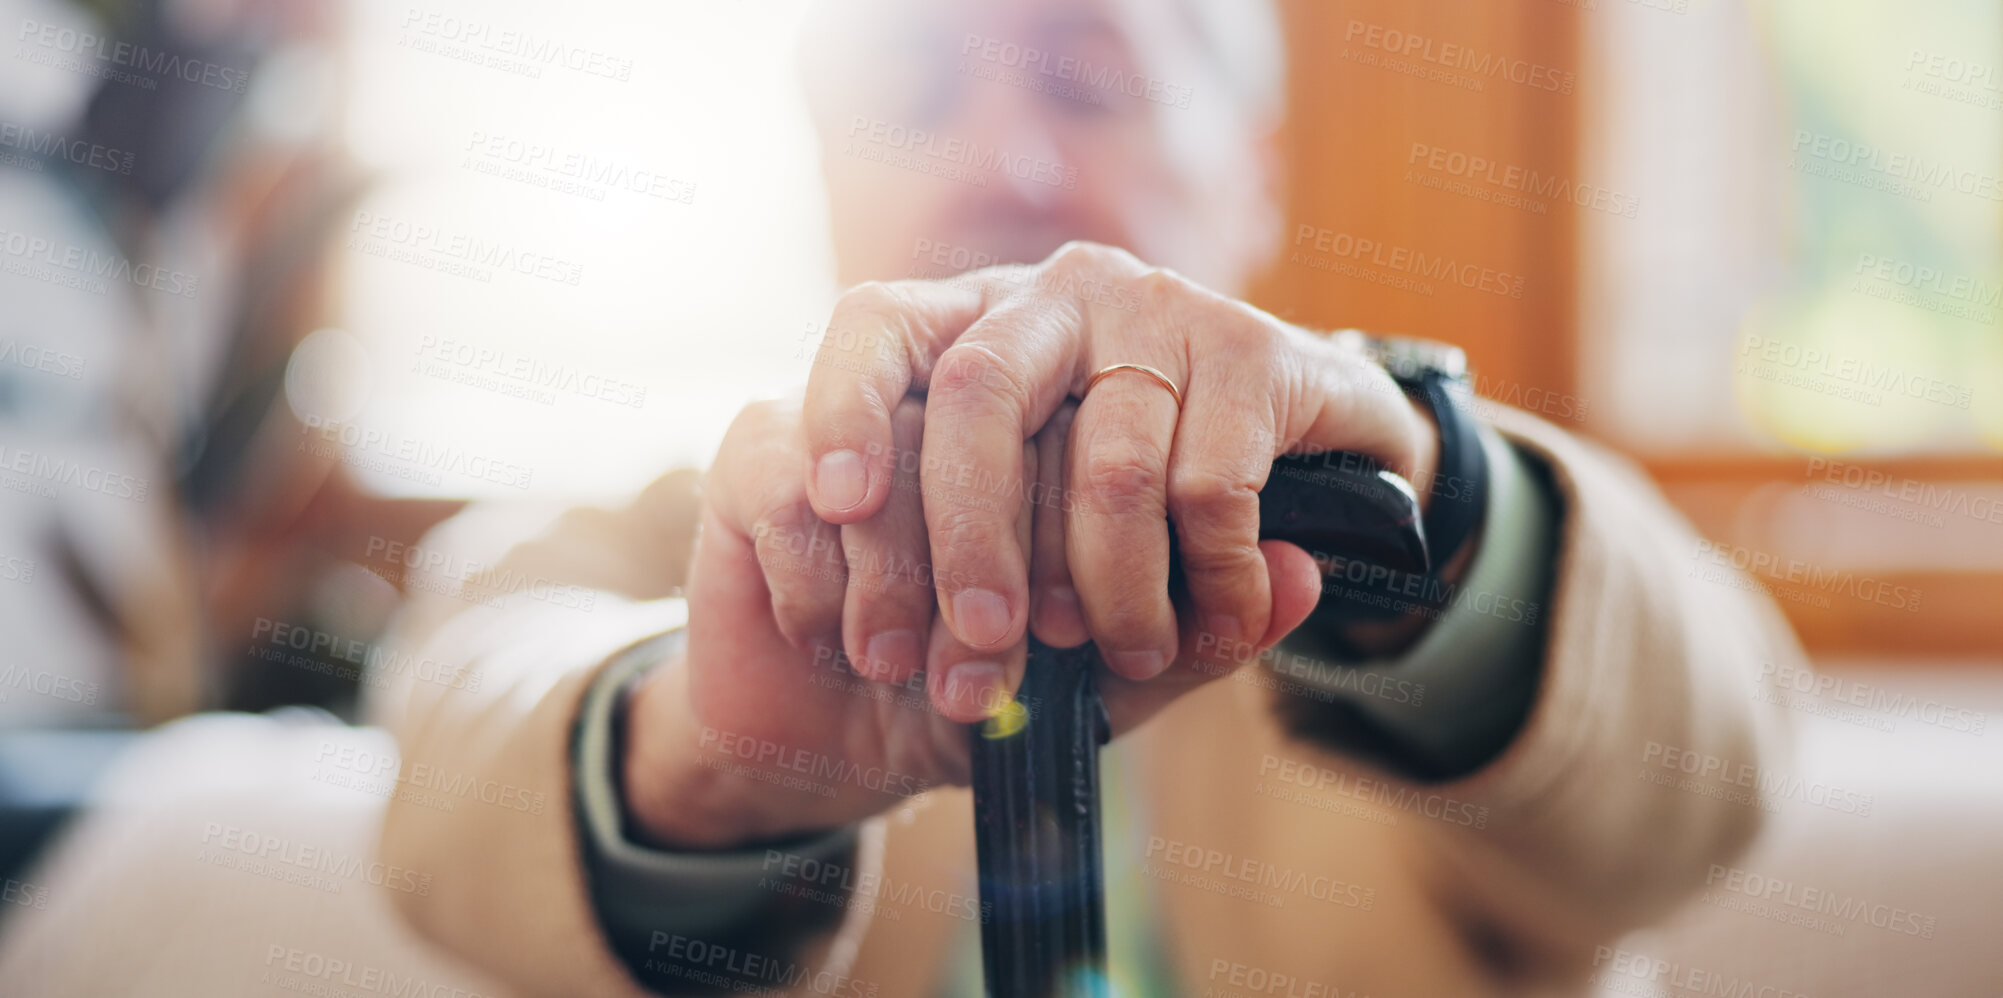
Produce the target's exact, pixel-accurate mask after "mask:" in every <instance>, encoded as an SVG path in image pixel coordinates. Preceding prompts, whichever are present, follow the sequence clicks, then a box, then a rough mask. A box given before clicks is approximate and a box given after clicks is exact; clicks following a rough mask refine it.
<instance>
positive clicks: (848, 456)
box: [814, 450, 869, 509]
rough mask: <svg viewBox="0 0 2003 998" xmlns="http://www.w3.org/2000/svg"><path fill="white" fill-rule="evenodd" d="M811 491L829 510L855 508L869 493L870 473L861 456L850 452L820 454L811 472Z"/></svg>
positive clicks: (839, 451)
mask: <svg viewBox="0 0 2003 998" xmlns="http://www.w3.org/2000/svg"><path fill="white" fill-rule="evenodd" d="M814 490H815V492H817V493H818V494H819V495H820V497H821V503H822V504H823V505H825V506H827V507H828V508H829V509H854V508H855V507H856V505H857V504H858V503H861V502H862V500H863V497H864V496H866V495H868V494H869V471H868V469H866V468H864V467H863V463H862V455H861V454H857V453H856V452H855V451H852V450H837V451H829V452H828V453H826V454H823V455H821V463H820V464H819V465H818V466H816V467H815V469H814Z"/></svg>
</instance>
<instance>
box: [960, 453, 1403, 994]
mask: <svg viewBox="0 0 2003 998" xmlns="http://www.w3.org/2000/svg"><path fill="white" fill-rule="evenodd" d="M1169 536H1170V538H1171V541H1170V552H1171V557H1170V562H1169V566H1170V567H1169V571H1170V580H1169V585H1170V588H1171V589H1172V590H1175V589H1179V588H1180V586H1181V585H1182V580H1181V568H1180V559H1179V558H1177V557H1175V551H1174V541H1173V538H1174V536H1175V535H1174V531H1173V530H1171V531H1170V532H1169ZM1259 537H1260V538H1261V539H1262V540H1265V539H1279V540H1287V541H1292V542H1294V543H1296V544H1299V545H1300V546H1302V547H1304V548H1306V549H1307V550H1308V552H1309V553H1310V554H1314V555H1316V556H1317V558H1318V560H1321V561H1323V563H1324V564H1326V563H1327V561H1328V560H1329V559H1332V558H1352V559H1363V560H1367V561H1371V562H1375V563H1378V564H1382V565H1384V566H1386V567H1388V568H1393V569H1396V570H1399V571H1413V572H1418V571H1425V570H1426V568H1427V557H1426V539H1425V532H1424V530H1423V529H1422V527H1421V525H1420V519H1419V504H1418V500H1417V499H1416V498H1415V497H1414V496H1413V493H1412V489H1411V487H1410V486H1409V485H1407V484H1406V483H1405V481H1404V479H1402V478H1399V477H1398V476H1396V475H1393V474H1391V473H1389V472H1386V471H1381V470H1379V469H1378V468H1377V466H1376V465H1374V464H1373V463H1371V462H1370V461H1369V460H1368V459H1366V458H1362V457H1360V456H1358V455H1355V454H1348V453H1335V454H1325V455H1317V456H1310V457H1283V458H1281V459H1279V460H1277V461H1275V462H1273V470H1272V475H1271V477H1269V478H1268V479H1267V481H1266V486H1265V488H1264V489H1262V490H1261V491H1260V493H1259ZM1098 665H1099V654H1098V651H1097V649H1096V648H1095V647H1094V646H1093V645H1091V644H1089V643H1088V644H1085V645H1083V646H1081V647H1078V648H1051V647H1048V646H1046V645H1044V644H1043V643H1042V642H1040V641H1037V640H1036V639H1035V638H1034V637H1032V638H1030V642H1029V662H1028V666H1027V669H1026V671H1025V672H1024V674H1023V680H1022V688H1021V689H1020V690H1019V691H1018V693H1017V694H1016V701H1015V703H1014V704H1013V705H1011V706H1010V707H1009V708H1008V709H1006V710H1004V711H1003V712H1002V713H1001V714H999V715H997V716H996V717H995V718H993V719H990V720H988V721H985V722H982V723H980V724H976V725H973V726H972V733H971V737H972V739H973V746H972V759H973V789H974V845H975V852H976V856H977V863H978V865H979V870H980V891H981V909H982V923H981V961H982V964H983V969H984V972H985V977H986V981H987V989H988V994H989V995H990V996H992V998H1046V996H1053V995H1055V996H1065V998H1071V996H1092V998H1103V996H1105V995H1106V994H1107V993H1108V987H1107V977H1106V914H1105V875H1104V871H1103V869H1102V866H1101V862H1102V860H1101V856H1102V850H1101V848H1100V842H1099V746H1100V745H1103V744H1105V742H1106V740H1107V739H1108V738H1109V737H1110V736H1111V727H1110V725H1109V724H1108V722H1107V719H1106V710H1105V707H1104V705H1103V704H1101V703H1100V701H1099V693H1098V688H1097V686H1096V685H1095V676H1096V673H1097V671H1098Z"/></svg>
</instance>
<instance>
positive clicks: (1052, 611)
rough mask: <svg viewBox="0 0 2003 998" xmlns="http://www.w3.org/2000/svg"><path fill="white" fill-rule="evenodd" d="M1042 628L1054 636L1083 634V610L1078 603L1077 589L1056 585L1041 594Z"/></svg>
mask: <svg viewBox="0 0 2003 998" xmlns="http://www.w3.org/2000/svg"><path fill="white" fill-rule="evenodd" d="M1041 622H1042V624H1043V629H1044V630H1045V631H1047V632H1049V633H1050V634H1051V635H1052V636H1054V637H1064V638H1068V637H1078V636H1083V635H1084V634H1085V612H1084V609H1083V608H1082V607H1080V606H1079V604H1078V590H1076V589H1073V588H1071V587H1070V586H1057V587H1055V588H1052V589H1051V590H1050V591H1049V592H1046V593H1044V594H1043V619H1042V621H1041Z"/></svg>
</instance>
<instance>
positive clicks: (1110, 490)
mask: <svg viewBox="0 0 2003 998" xmlns="http://www.w3.org/2000/svg"><path fill="white" fill-rule="evenodd" d="M1162 463H1163V462H1162V456H1161V454H1159V453H1157V452H1154V451H1152V450H1150V449H1148V448H1143V447H1136V446H1128V447H1099V448H1095V449H1094V450H1093V451H1092V453H1091V454H1089V455H1087V456H1086V458H1085V467H1084V469H1083V471H1084V485H1085V490H1086V491H1087V492H1088V493H1090V494H1091V497H1092V504H1093V509H1094V511H1095V512H1099V513H1103V514H1106V515H1112V516H1121V515H1129V514H1151V515H1155V516H1159V515H1161V514H1162V513H1163V512H1165V511H1166V505H1165V502H1164V497H1163V495H1162V489H1163V483H1162Z"/></svg>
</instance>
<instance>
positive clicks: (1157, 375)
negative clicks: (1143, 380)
mask: <svg viewBox="0 0 2003 998" xmlns="http://www.w3.org/2000/svg"><path fill="white" fill-rule="evenodd" d="M1121 371H1136V372H1139V373H1141V374H1145V375H1147V376H1148V377H1150V378H1153V379H1154V380H1155V383H1156V384H1158V385H1160V386H1162V387H1163V388H1166V389H1168V393H1169V395H1171V396H1173V397H1174V398H1175V407H1176V408H1177V409H1180V408H1182V389H1180V388H1177V387H1175V382H1173V381H1170V380H1168V375H1166V374H1163V373H1161V372H1160V371H1157V370H1155V369H1154V368H1152V367H1149V366H1147V365H1146V364H1107V365H1106V366H1105V367H1102V368H1100V369H1098V370H1097V371H1094V372H1092V377H1091V380H1088V381H1086V382H1085V394H1086V395H1090V394H1092V388H1093V386H1095V385H1097V384H1098V383H1099V382H1101V381H1104V380H1105V379H1106V376H1107V375H1110V374H1118V373H1119V372H1121ZM1080 397H1081V398H1082V397H1083V396H1080Z"/></svg>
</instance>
